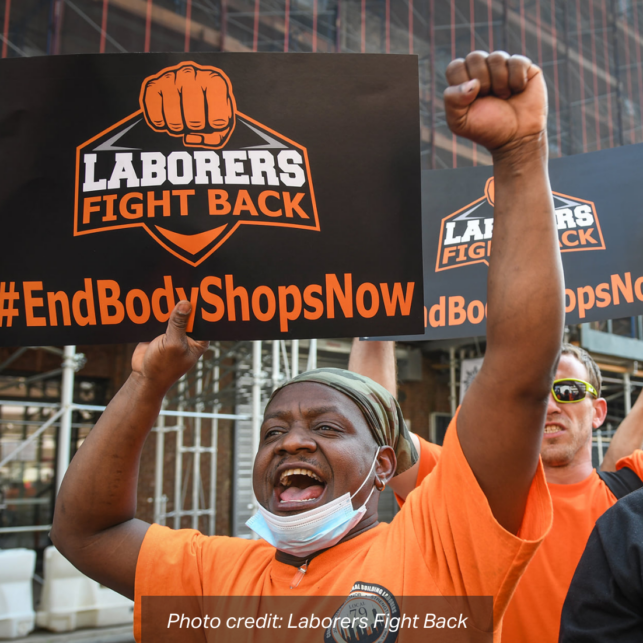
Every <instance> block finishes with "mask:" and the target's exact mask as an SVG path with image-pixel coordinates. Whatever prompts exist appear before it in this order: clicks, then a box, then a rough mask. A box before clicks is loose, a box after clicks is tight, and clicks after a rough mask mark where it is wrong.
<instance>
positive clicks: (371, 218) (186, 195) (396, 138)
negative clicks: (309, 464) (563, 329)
mask: <svg viewBox="0 0 643 643" xmlns="http://www.w3.org/2000/svg"><path fill="white" fill-rule="evenodd" d="M0 81H1V84H2V91H3V98H2V101H0V128H1V131H2V138H1V139H0V159H1V160H2V167H3V174H2V178H1V179H0V230H1V231H2V253H1V254H0V344H1V345H21V344H23V345H24V344H27V345H42V344H67V343H78V344H87V343H109V342H125V341H137V340H149V339H151V338H152V337H154V336H155V335H156V334H159V333H160V332H163V329H164V326H165V323H166V321H167V318H168V315H169V310H171V309H172V307H173V306H174V304H175V302H177V301H179V300H180V299H188V300H190V301H191V302H192V304H193V315H192V318H191V320H190V324H189V329H190V330H191V332H192V333H193V335H194V336H195V337H196V338H203V339H267V338H303V337H332V336H335V337H337V336H352V335H360V334H361V335H364V334H367V333H369V334H393V333H395V334H402V333H404V334H408V333H418V332H421V331H422V318H423V307H422V304H423V301H422V292H423V285H422V259H421V252H422V251H421V233H420V230H421V213H420V169H419V119H418V114H419V101H418V94H417V58H416V57H414V56H376V55H366V56H357V55H341V56H322V55H319V56H313V55H304V54H286V55H282V54H133V55H107V56H105V55H103V56H62V57H49V58H30V59H16V60H6V61H1V62H0Z"/></svg>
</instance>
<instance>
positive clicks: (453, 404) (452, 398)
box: [449, 346, 458, 416]
mask: <svg viewBox="0 0 643 643" xmlns="http://www.w3.org/2000/svg"><path fill="white" fill-rule="evenodd" d="M455 366H456V361H455V348H454V347H453V346H452V347H451V348H449V388H450V394H449V401H450V402H451V415H452V416H455V412H456V409H457V408H458V404H457V397H456V381H455Z"/></svg>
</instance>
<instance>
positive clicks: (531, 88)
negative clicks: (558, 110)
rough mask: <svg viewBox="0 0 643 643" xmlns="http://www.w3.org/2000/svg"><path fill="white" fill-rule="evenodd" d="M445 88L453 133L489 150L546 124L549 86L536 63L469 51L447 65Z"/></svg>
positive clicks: (501, 53) (542, 129)
mask: <svg viewBox="0 0 643 643" xmlns="http://www.w3.org/2000/svg"><path fill="white" fill-rule="evenodd" d="M446 75H447V81H448V82H449V87H447V89H446V90H445V92H444V104H445V111H446V118H447V123H448V124H449V127H450V128H451V131H452V132H453V133H454V134H457V135H458V136H464V137H465V138H468V139H470V140H472V141H473V142H474V143H478V144H480V145H483V146H484V147H486V148H487V149H488V150H489V151H494V150H498V149H500V148H502V147H504V146H506V145H509V144H514V143H519V142H520V141H521V140H523V139H526V138H530V137H533V136H536V135H539V134H541V133H543V132H545V131H546V128H547V88H546V86H545V81H544V79H543V74H542V72H541V70H540V68H539V67H538V66H537V65H534V64H532V62H531V60H529V58H525V56H509V54H507V53H506V52H504V51H494V52H493V53H492V54H487V53H486V52H484V51H474V52H471V53H470V54H469V55H468V56H467V57H466V58H465V59H463V58H457V59H456V60H452V61H451V62H450V63H449V66H448V67H447V73H446Z"/></svg>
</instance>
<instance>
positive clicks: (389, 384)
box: [348, 337, 397, 397]
mask: <svg viewBox="0 0 643 643" xmlns="http://www.w3.org/2000/svg"><path fill="white" fill-rule="evenodd" d="M348 370H349V371H353V373H359V374H360V375H366V377H370V378H371V379H372V380H374V381H376V382H377V383H378V384H381V385H382V386H383V387H384V388H385V389H386V390H387V391H389V392H390V393H391V394H392V395H395V396H396V397H397V373H396V362H395V342H360V341H359V339H358V338H357V337H356V338H355V339H353V345H352V346H351V354H350V358H349V360H348Z"/></svg>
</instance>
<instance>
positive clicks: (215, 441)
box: [208, 342, 221, 536]
mask: <svg viewBox="0 0 643 643" xmlns="http://www.w3.org/2000/svg"><path fill="white" fill-rule="evenodd" d="M212 351H213V353H214V368H213V369H212V380H213V383H212V392H213V393H214V399H215V402H214V404H213V405H212V412H213V413H216V412H217V411H218V410H219V402H218V396H219V377H220V374H221V373H220V369H219V359H220V351H219V342H217V343H216V344H215V345H214V347H213V349H212ZM210 446H211V447H212V453H211V454H210V512H211V513H210V521H209V522H210V524H209V525H208V527H209V534H210V536H214V532H215V531H216V516H217V462H218V455H219V419H218V418H213V419H212V433H211V438H210Z"/></svg>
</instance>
